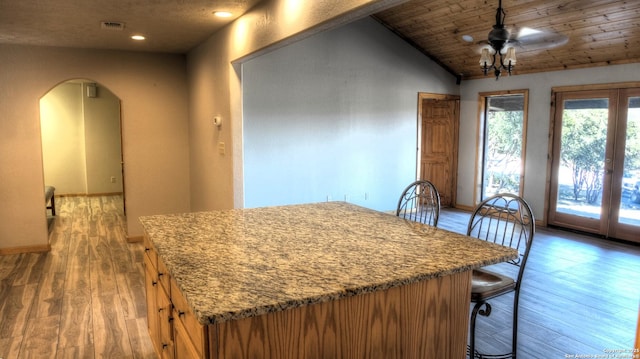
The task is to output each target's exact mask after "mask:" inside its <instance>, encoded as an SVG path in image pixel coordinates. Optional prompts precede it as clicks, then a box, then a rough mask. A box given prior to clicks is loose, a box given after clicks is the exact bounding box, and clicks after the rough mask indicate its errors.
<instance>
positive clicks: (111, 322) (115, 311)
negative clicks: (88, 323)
mask: <svg viewBox="0 0 640 359" xmlns="http://www.w3.org/2000/svg"><path fill="white" fill-rule="evenodd" d="M91 304H92V305H91V307H92V316H93V333H94V335H93V341H94V346H95V353H96V356H97V357H106V358H113V357H118V358H120V357H131V356H132V355H133V353H132V351H131V342H130V340H129V337H128V331H127V326H126V321H125V319H124V314H123V312H122V307H121V305H120V299H119V298H118V296H117V295H115V294H110V295H100V296H92V300H91Z"/></svg>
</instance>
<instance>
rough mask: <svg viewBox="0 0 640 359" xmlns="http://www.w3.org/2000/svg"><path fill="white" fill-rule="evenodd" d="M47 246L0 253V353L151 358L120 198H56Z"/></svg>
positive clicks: (136, 255) (138, 253)
mask: <svg viewBox="0 0 640 359" xmlns="http://www.w3.org/2000/svg"><path fill="white" fill-rule="evenodd" d="M56 207H57V213H58V217H57V218H56V220H55V223H54V227H53V229H52V232H51V235H50V239H51V247H52V249H51V252H49V253H33V254H19V255H9V256H0V318H2V322H1V323H0V358H5V359H7V358H99V357H105V358H154V357H155V354H154V351H153V347H152V345H151V341H150V339H149V335H148V332H147V324H146V304H145V293H144V268H143V264H142V263H143V261H142V258H143V252H142V245H141V244H137V243H134V244H129V243H127V241H126V238H125V236H124V234H123V233H124V232H123V227H124V217H123V216H122V199H121V197H119V196H108V197H88V198H82V197H60V198H57V199H56Z"/></svg>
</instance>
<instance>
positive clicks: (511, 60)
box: [504, 47, 516, 66]
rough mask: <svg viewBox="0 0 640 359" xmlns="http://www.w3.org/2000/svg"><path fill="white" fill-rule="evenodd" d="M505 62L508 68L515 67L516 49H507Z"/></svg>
mask: <svg viewBox="0 0 640 359" xmlns="http://www.w3.org/2000/svg"><path fill="white" fill-rule="evenodd" d="M504 62H505V63H506V64H507V66H515V64H516V48H515V47H509V48H508V49H507V54H506V55H505V57H504Z"/></svg>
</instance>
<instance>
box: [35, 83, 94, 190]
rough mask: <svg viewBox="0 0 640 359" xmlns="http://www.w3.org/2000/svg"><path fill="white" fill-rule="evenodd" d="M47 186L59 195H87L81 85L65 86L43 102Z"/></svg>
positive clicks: (45, 178)
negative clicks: (52, 187) (54, 189)
mask: <svg viewBox="0 0 640 359" xmlns="http://www.w3.org/2000/svg"><path fill="white" fill-rule="evenodd" d="M40 128H41V131H42V157H43V160H42V162H43V167H44V183H45V184H46V185H47V186H54V187H55V188H56V194H58V195H59V194H61V193H67V194H69V193H86V191H87V161H86V156H85V138H84V132H85V131H84V116H83V111H82V84H80V83H63V84H60V85H58V86H56V87H55V88H53V89H52V90H51V91H49V92H48V93H47V94H46V95H45V96H43V97H42V98H41V99H40Z"/></svg>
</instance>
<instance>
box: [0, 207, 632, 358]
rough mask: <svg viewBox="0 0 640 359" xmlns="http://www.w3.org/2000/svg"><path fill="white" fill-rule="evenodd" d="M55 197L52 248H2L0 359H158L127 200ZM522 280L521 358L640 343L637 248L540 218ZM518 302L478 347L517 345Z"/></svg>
mask: <svg viewBox="0 0 640 359" xmlns="http://www.w3.org/2000/svg"><path fill="white" fill-rule="evenodd" d="M56 207H57V213H58V218H57V219H56V222H55V224H54V227H53V231H52V233H51V245H52V250H51V252H49V253H40V254H19V255H8V256H0V318H1V319H0V320H1V322H0V358H4V359H8V358H98V357H106V358H154V357H155V354H154V352H153V348H152V346H151V342H150V340H149V336H148V333H147V325H146V314H145V313H146V312H145V310H146V308H145V301H144V268H143V264H142V263H143V262H142V258H143V250H142V244H140V243H127V242H126V239H125V236H124V235H123V233H124V232H123V227H124V218H123V215H122V201H121V198H119V197H117V196H109V197H89V198H81V197H61V198H59V199H56ZM467 219H468V214H467V213H464V212H460V211H455V210H443V211H442V214H441V217H440V221H439V226H440V227H442V228H445V229H449V230H453V231H455V232H461V233H463V232H465V231H466V221H467ZM524 280H525V282H524V284H523V288H522V294H521V299H520V304H521V306H520V322H519V323H520V324H519V341H518V344H519V345H518V347H519V354H520V357H521V358H567V357H569V355H576V354H578V355H584V356H588V355H591V356H594V357H595V355H604V354H607V353H605V350H615V349H620V350H630V349H631V348H632V347H633V342H634V338H635V330H636V321H637V318H638V305H639V301H640V285H639V284H638V283H640V247H638V246H634V245H630V244H623V243H617V242H611V241H605V240H602V239H596V238H592V237H587V236H582V235H576V234H572V233H568V232H563V231H558V230H551V229H545V228H538V232H537V233H536V237H535V239H534V244H533V247H532V250H531V255H530V258H529V262H528V266H527V270H526V272H525V279H524ZM510 301H511V298H505V299H504V300H500V301H496V302H494V304H493V313H492V314H491V317H490V318H489V319H485V318H481V319H479V326H480V330H481V331H482V334H481V335H479V338H478V341H479V343H478V345H479V346H480V348H481V349H485V350H494V349H495V350H504V349H505V348H507V347H508V345H509V341H510V339H509V338H510V330H511V327H510V320H509V316H510V314H511V309H510V308H509V304H510V303H509V302H510ZM490 347H491V348H490ZM619 357H623V356H619ZM628 357H631V356H628Z"/></svg>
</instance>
